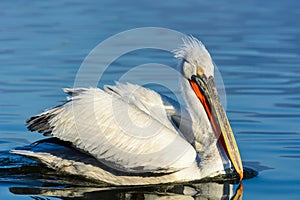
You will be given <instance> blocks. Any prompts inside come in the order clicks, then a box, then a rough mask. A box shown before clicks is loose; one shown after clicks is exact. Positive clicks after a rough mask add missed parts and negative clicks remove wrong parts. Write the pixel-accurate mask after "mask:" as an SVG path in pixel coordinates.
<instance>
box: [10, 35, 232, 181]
mask: <svg viewBox="0 0 300 200" xmlns="http://www.w3.org/2000/svg"><path fill="white" fill-rule="evenodd" d="M183 41H184V44H183V46H182V47H181V48H180V49H178V50H176V51H175V57H177V58H180V59H182V61H181V64H182V74H183V77H182V78H181V83H182V84H181V85H182V92H183V96H184V99H185V101H186V104H187V107H186V109H187V110H185V112H179V111H178V108H176V106H175V105H174V104H172V103H171V102H169V101H167V100H166V98H163V97H162V96H161V95H160V94H158V93H157V92H155V91H153V90H150V89H146V88H144V87H141V86H138V85H134V84H130V83H127V84H122V83H116V85H115V86H105V88H104V89H105V90H101V89H98V88H74V89H65V92H67V93H69V94H71V97H68V98H67V102H66V103H65V104H63V105H60V106H58V107H55V108H53V109H50V110H48V111H45V112H43V113H41V114H39V115H37V116H34V117H32V118H30V119H29V120H28V121H27V122H28V124H29V126H28V127H29V129H30V130H32V131H39V132H41V133H44V134H45V135H51V136H53V137H56V138H58V139H60V140H63V141H68V142H71V143H72V145H73V146H74V147H75V148H76V149H78V150H80V151H83V152H85V153H86V155H87V157H89V156H91V157H92V158H89V159H95V160H93V163H94V164H86V163H85V162H84V161H83V160H84V159H83V158H81V157H80V159H79V156H78V157H77V158H74V156H71V155H68V153H64V154H63V155H55V154H53V153H51V152H37V151H30V150H14V151H12V152H13V153H15V154H20V155H25V156H29V157H33V158H35V159H38V160H40V161H41V162H43V163H45V164H46V165H47V166H49V167H51V168H55V169H59V170H60V171H63V172H67V173H70V174H76V175H81V176H85V177H87V178H91V179H96V180H100V181H104V182H107V183H109V184H114V185H140V184H158V183H168V182H180V181H191V180H198V179H201V178H203V177H207V176H213V175H216V174H218V173H225V171H224V170H225V169H227V168H230V161H229V159H228V156H227V155H226V153H225V151H224V149H222V146H221V145H220V144H219V143H218V137H217V135H216V134H215V132H216V130H215V129H213V127H212V124H211V123H212V122H211V119H210V118H209V114H208V113H207V112H208V111H207V108H205V107H204V106H203V105H202V102H200V101H199V99H198V98H199V97H197V95H196V91H194V88H192V87H191V85H190V84H191V80H192V79H193V76H195V75H198V72H199V67H201V70H204V72H205V73H204V74H205V75H207V77H213V71H214V65H213V64H212V60H211V57H210V55H209V53H208V51H207V50H206V49H205V47H204V45H203V44H202V43H200V42H199V41H198V40H197V39H195V38H193V37H187V38H185V39H184V40H183ZM200 75H201V74H200ZM96 162H99V163H101V164H104V166H105V167H101V166H98V165H97V164H95V163H96ZM66 166H67V167H66ZM116 171H117V173H115V172H116ZM149 173H150V174H149Z"/></svg>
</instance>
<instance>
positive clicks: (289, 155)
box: [0, 0, 300, 199]
mask: <svg viewBox="0 0 300 200" xmlns="http://www.w3.org/2000/svg"><path fill="white" fill-rule="evenodd" d="M0 8H1V9H0V67H1V74H0V83H1V84H0V91H1V98H0V106H1V107H0V109H1V110H0V150H1V151H8V150H10V149H12V148H14V147H17V146H22V145H24V144H28V143H30V142H33V141H36V140H38V139H41V138H42V136H40V135H39V134H37V133H29V132H28V131H27V130H26V127H25V126H24V120H25V119H26V118H27V117H28V116H31V115H33V114H37V113H38V112H40V111H42V110H44V109H45V108H49V107H51V106H54V105H57V104H58V103H60V102H61V101H62V100H63V99H64V98H65V96H64V94H63V92H62V91H61V88H63V87H72V85H73V83H74V78H75V76H76V73H77V70H78V69H79V66H80V64H81V62H82V61H83V59H84V58H85V56H87V54H88V53H89V52H90V50H92V49H93V48H94V47H95V46H96V45H97V44H98V43H100V42H101V41H103V40H105V39H106V38H108V37H109V36H112V35H114V34H116V33H119V32H121V31H125V30H128V29H131V28H137V27H144V26H157V27H164V28H170V29H174V30H177V31H180V32H183V33H186V34H192V35H194V36H195V37H197V38H199V39H201V40H202V41H203V43H204V44H205V45H206V46H207V48H208V49H209V50H210V52H211V54H212V57H213V59H214V61H215V63H216V64H217V65H218V67H219V70H220V71H221V73H222V76H223V81H224V83H225V86H226V91H227V111H228V117H229V119H230V121H231V123H232V127H233V129H234V132H235V134H236V139H237V141H238V144H239V147H240V151H241V154H242V157H243V159H244V160H245V161H248V162H252V163H255V165H256V166H258V165H260V166H265V167H262V168H263V169H267V170H263V171H261V172H260V173H259V176H258V177H256V178H253V179H249V180H245V181H243V184H244V195H243V196H244V199H266V198H267V199H283V198H284V199H300V173H299V168H300V128H299V122H300V75H299V73H300V59H299V58H300V45H299V44H300V21H299V19H300V2H299V1H296V0H294V1H292V0H290V1H280V0H275V1H260V0H254V1H226V2H225V1H223V2H221V1H215V0H211V1H197V2H195V1H172V2H169V1H168V2H167V1H166V2H164V1H158V0H153V1H151V3H149V2H148V3H146V2H144V3H141V2H140V1H131V2H130V3H129V2H128V3H123V2H118V1H115V0H112V1H101V2H100V1H99V2H97V1H89V2H86V3H82V2H81V1H67V0H64V1H21V0H20V1H17V0H16V1H1V2H0ZM149 62H156V63H165V64H169V65H172V64H175V61H174V59H173V58H172V57H171V55H168V54H166V55H164V54H158V53H157V52H156V53H155V52H151V51H148V52H146V53H139V52H136V53H132V54H129V55H128V56H127V57H125V58H124V59H120V60H118V62H115V63H114V66H113V68H112V69H113V70H112V71H111V72H108V73H107V74H108V75H107V78H105V79H104V80H103V81H104V83H105V84H111V83H113V80H114V79H116V78H118V76H119V74H122V72H123V71H122V70H123V69H124V68H123V67H124V66H125V67H127V69H128V68H130V67H131V66H132V67H133V66H136V65H137V64H142V63H149ZM118 73H119V74H118ZM155 73H156V72H155ZM157 75H158V76H159V72H157ZM12 186H14V183H11V182H9V181H6V182H1V183H0V197H1V199H30V198H31V197H30V196H26V195H24V196H19V195H14V194H12V193H10V192H9V188H10V187H12Z"/></svg>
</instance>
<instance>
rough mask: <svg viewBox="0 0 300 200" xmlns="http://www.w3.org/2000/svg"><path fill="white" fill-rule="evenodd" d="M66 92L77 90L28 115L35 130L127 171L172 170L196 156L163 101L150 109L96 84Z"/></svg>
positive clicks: (192, 160)
mask: <svg viewBox="0 0 300 200" xmlns="http://www.w3.org/2000/svg"><path fill="white" fill-rule="evenodd" d="M119 89H122V88H119ZM66 92H68V93H72V94H74V95H73V97H71V98H68V101H67V102H66V103H65V104H63V105H61V106H58V107H55V108H53V109H51V110H48V111H46V112H44V113H41V114H40V115H37V116H34V117H32V118H30V119H29V120H28V121H27V122H28V128H29V129H30V130H31V131H39V132H41V133H44V134H46V135H52V136H54V137H57V138H59V139H61V140H64V141H69V142H72V144H73V145H74V146H75V147H77V148H79V149H81V150H83V151H85V152H87V153H89V154H91V155H92V156H93V157H95V158H96V159H97V160H98V161H100V162H102V163H104V164H106V165H107V166H109V167H111V168H113V169H117V170H121V171H126V172H132V173H144V172H152V173H169V172H174V171H178V170H180V169H183V168H186V167H189V166H190V165H191V164H192V163H193V162H194V161H195V157H196V152H195V150H194V148H193V147H192V146H191V145H190V144H189V143H188V142H187V141H186V140H185V139H184V138H183V137H182V136H180V134H178V131H176V129H175V128H174V127H173V126H172V124H171V123H170V121H168V117H167V115H166V114H165V113H163V112H162V111H161V110H160V109H159V108H158V107H159V106H160V103H158V104H157V106H158V107H156V108H157V110H155V109H154V110H151V109H150V110H151V111H150V112H149V109H148V108H147V105H146V107H144V109H143V108H142V106H137V105H135V103H132V101H129V100H128V99H126V98H124V95H123V97H122V96H120V95H114V94H112V93H108V92H105V91H102V90H100V89H97V88H80V89H78V90H76V89H66ZM119 92H120V91H119ZM153 98H155V97H153ZM143 102H145V101H143ZM153 102H155V101H153ZM144 106H145V105H144ZM154 107H155V106H154Z"/></svg>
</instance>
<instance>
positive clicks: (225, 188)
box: [0, 139, 266, 200]
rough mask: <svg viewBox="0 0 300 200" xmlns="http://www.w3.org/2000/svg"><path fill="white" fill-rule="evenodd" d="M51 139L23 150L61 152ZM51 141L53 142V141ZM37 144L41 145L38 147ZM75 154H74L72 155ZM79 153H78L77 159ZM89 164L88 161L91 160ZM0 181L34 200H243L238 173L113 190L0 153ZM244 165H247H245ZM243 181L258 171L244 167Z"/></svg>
mask: <svg viewBox="0 0 300 200" xmlns="http://www.w3.org/2000/svg"><path fill="white" fill-rule="evenodd" d="M52 140H53V139H46V140H41V141H38V142H36V143H33V144H31V145H28V146H25V147H22V148H25V149H26V148H36V149H38V150H39V151H41V150H42V149H43V148H48V150H50V151H51V148H52V150H54V149H55V150H56V152H57V153H62V151H65V149H66V148H67V147H65V146H62V145H58V144H56V143H50V142H49V141H52ZM52 142H53V141H52ZM39 145H40V146H39ZM75 154H76V152H75ZM80 154H81V153H79V152H78V156H79V157H80V156H81V155H80ZM90 162H91V161H90ZM0 163H1V164H0V182H1V183H9V184H12V183H13V184H12V185H13V186H12V187H10V188H9V191H10V192H11V193H12V194H15V195H29V196H31V197H32V198H33V199H47V198H48V197H58V198H62V199H96V198H97V199H138V200H140V199H224V198H225V199H242V194H243V185H242V183H239V181H238V176H237V174H229V175H222V176H218V177H214V178H209V179H204V180H200V181H197V182H192V183H184V184H163V185H153V186H134V187H133V186H130V187H129V186H127V187H126V186H122V187H112V186H109V185H107V184H104V183H99V182H96V181H91V180H87V179H84V178H82V177H79V176H72V175H67V174H62V173H60V172H58V171H55V170H52V169H49V168H47V167H46V166H44V165H42V164H40V163H39V162H37V161H35V160H32V159H30V158H26V157H22V156H19V155H14V154H11V153H9V152H7V151H2V152H0ZM246 166H247V164H246ZM249 166H250V167H251V168H252V167H254V168H255V167H256V169H258V171H261V170H265V169H266V168H263V167H260V168H259V163H255V162H249ZM244 170H245V175H244V176H245V178H246V179H247V178H252V177H254V176H256V175H257V172H256V171H254V170H252V169H250V168H245V169H244Z"/></svg>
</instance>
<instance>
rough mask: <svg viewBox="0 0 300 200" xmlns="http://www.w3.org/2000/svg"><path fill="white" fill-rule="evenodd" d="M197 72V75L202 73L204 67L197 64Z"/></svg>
mask: <svg viewBox="0 0 300 200" xmlns="http://www.w3.org/2000/svg"><path fill="white" fill-rule="evenodd" d="M197 74H198V75H202V74H204V68H203V67H202V66H198V67H197Z"/></svg>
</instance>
